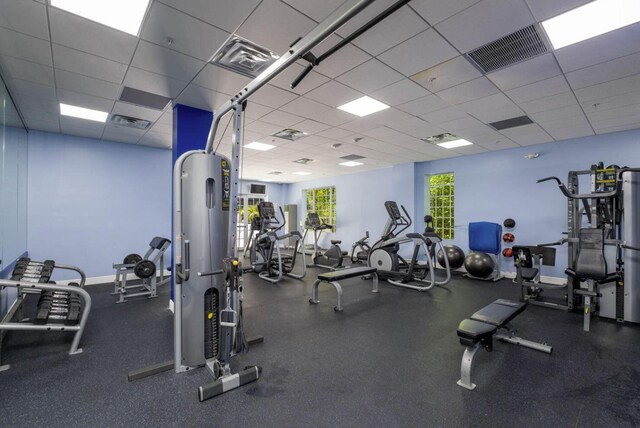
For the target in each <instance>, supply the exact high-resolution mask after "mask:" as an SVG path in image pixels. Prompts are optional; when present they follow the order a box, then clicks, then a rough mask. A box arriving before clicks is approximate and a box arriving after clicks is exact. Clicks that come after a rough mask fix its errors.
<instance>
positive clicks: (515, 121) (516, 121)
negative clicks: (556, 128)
mask: <svg viewBox="0 0 640 428" xmlns="http://www.w3.org/2000/svg"><path fill="white" fill-rule="evenodd" d="M530 123H533V120H531V119H530V118H529V116H518V117H512V118H511V119H505V120H499V121H497V122H492V123H490V124H489V126H490V127H492V128H493V129H495V130H496V131H501V130H503V129H509V128H515V127H516V126H522V125H529V124H530Z"/></svg>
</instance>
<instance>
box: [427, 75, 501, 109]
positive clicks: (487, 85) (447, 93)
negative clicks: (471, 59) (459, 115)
mask: <svg viewBox="0 0 640 428" xmlns="http://www.w3.org/2000/svg"><path fill="white" fill-rule="evenodd" d="M498 92H500V91H499V90H498V88H496V87H495V85H494V84H493V83H492V82H491V81H490V80H489V79H487V78H486V77H478V78H477V79H474V80H471V81H470V82H466V83H461V84H460V85H457V86H454V87H452V88H448V89H445V90H443V91H440V92H438V96H439V97H440V98H442V99H443V100H445V101H447V102H448V103H449V104H453V105H456V104H462V103H466V102H468V101H473V100H476V99H478V98H483V97H487V96H489V95H493V94H497V93H498Z"/></svg>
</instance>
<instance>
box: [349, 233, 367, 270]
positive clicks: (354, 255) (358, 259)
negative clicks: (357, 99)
mask: <svg viewBox="0 0 640 428" xmlns="http://www.w3.org/2000/svg"><path fill="white" fill-rule="evenodd" d="M368 240H369V231H368V230H367V231H366V232H365V235H364V237H362V238H360V239H358V240H357V241H356V242H354V243H353V245H352V246H351V256H350V258H351V263H365V262H366V261H367V259H368V258H369V252H370V251H371V245H369V243H368V242H367V241H368Z"/></svg>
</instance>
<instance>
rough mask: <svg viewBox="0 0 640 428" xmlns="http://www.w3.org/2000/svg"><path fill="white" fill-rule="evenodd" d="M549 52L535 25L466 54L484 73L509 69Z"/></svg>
mask: <svg viewBox="0 0 640 428" xmlns="http://www.w3.org/2000/svg"><path fill="white" fill-rule="evenodd" d="M545 52H547V46H546V45H545V43H544V40H543V38H542V36H541V35H540V33H539V32H538V28H537V27H536V26H535V25H530V26H529V27H526V28H523V29H522V30H518V31H516V32H515V33H511V34H509V35H508V36H504V37H503V38H501V39H498V40H496V41H494V42H491V43H488V44H486V45H484V46H482V47H480V48H478V49H476V50H474V51H471V52H468V53H467V54H466V56H467V58H468V59H469V60H471V62H472V63H473V64H474V65H475V66H476V67H478V68H479V69H480V71H482V72H484V73H489V72H491V71H495V70H498V69H500V68H503V67H508V66H510V65H513V64H515V63H517V62H520V61H524V60H526V59H529V58H533V57H534V56H538V55H540V54H543V53H545Z"/></svg>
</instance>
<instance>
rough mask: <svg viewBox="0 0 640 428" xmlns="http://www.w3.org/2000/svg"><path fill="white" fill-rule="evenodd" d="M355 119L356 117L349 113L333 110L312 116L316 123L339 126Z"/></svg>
mask: <svg viewBox="0 0 640 428" xmlns="http://www.w3.org/2000/svg"><path fill="white" fill-rule="evenodd" d="M356 117H357V116H354V115H352V114H351V113H347V112H344V111H342V110H338V109H335V108H333V109H329V110H327V111H325V112H322V113H320V114H318V115H316V116H314V119H315V120H317V121H318V122H322V123H326V124H327V125H331V126H340V125H342V124H344V123H347V122H351V121H352V120H355V118H356Z"/></svg>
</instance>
